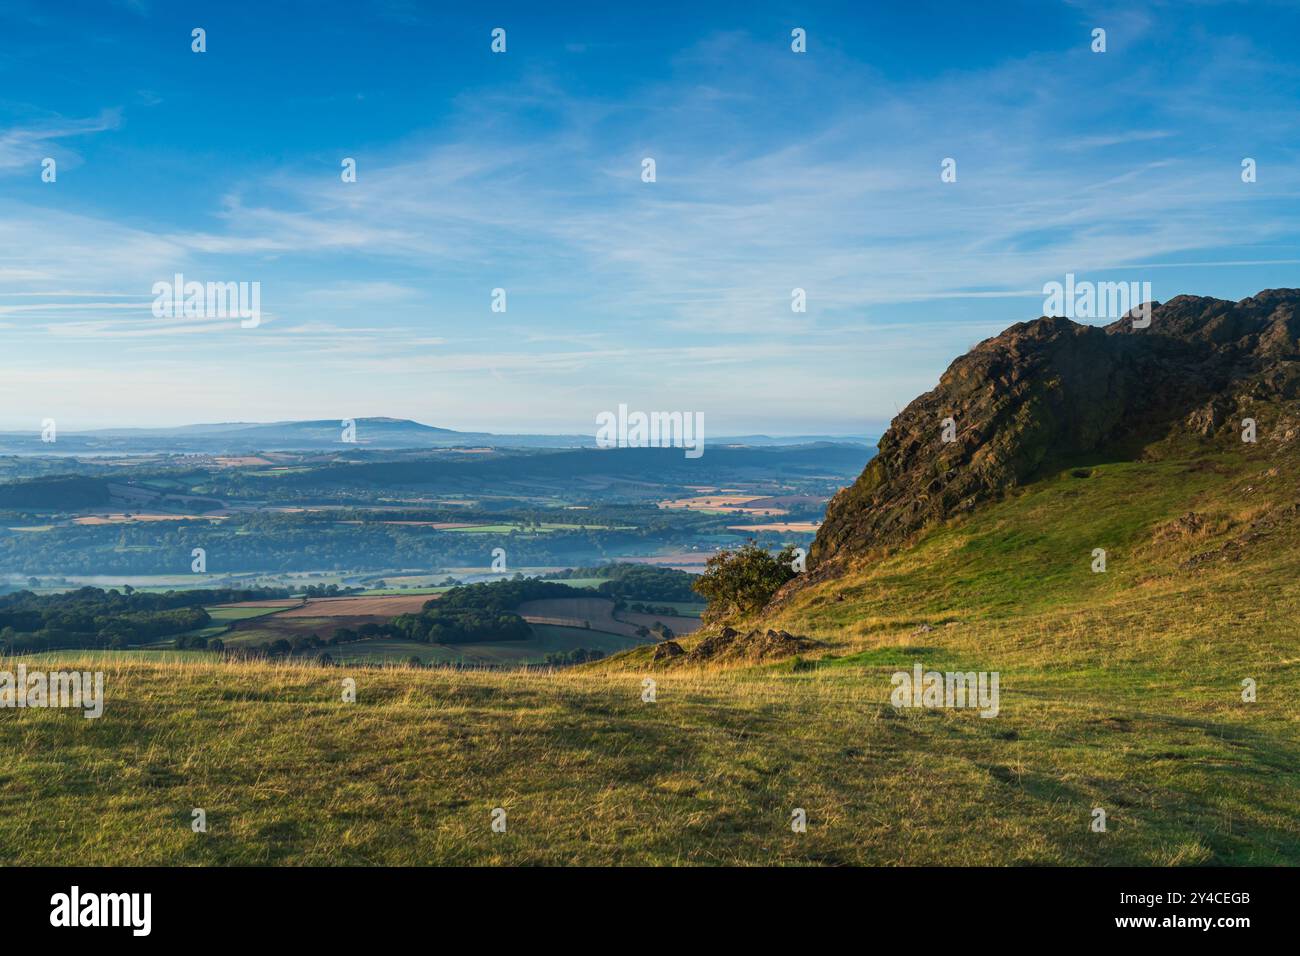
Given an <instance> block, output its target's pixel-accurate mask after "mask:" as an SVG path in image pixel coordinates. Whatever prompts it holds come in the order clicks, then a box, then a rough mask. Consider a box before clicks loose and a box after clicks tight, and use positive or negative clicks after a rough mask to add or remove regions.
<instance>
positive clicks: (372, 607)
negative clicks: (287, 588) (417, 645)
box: [275, 594, 437, 618]
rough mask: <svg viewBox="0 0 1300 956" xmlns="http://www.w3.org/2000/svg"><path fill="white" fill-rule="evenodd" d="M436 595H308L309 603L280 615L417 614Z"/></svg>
mask: <svg viewBox="0 0 1300 956" xmlns="http://www.w3.org/2000/svg"><path fill="white" fill-rule="evenodd" d="M436 597H437V595H436V594H381V595H376V596H374V597H330V598H308V599H307V603H306V604H302V605H300V606H298V607H294V608H291V609H290V610H287V611H282V612H280V613H279V614H276V615H275V617H277V618H291V617H396V616H397V615H399V614H416V613H418V612H420V611H421V610H423V609H424V604H425V602H426V601H428V600H429V599H430V598H436Z"/></svg>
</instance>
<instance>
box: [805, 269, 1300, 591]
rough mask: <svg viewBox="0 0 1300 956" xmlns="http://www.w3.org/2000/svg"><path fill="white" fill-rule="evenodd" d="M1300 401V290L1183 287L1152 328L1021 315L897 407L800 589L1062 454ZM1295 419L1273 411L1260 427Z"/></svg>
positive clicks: (1129, 454)
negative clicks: (1190, 290) (1223, 294)
mask: <svg viewBox="0 0 1300 956" xmlns="http://www.w3.org/2000/svg"><path fill="white" fill-rule="evenodd" d="M1298 397H1300V289H1274V290H1268V291H1265V292H1261V293H1259V294H1258V295H1255V296H1252V297H1251V298H1248V299H1243V300H1241V301H1240V302H1230V301H1226V300H1222V299H1211V298H1203V297H1199V296H1179V297H1178V298H1176V299H1173V300H1171V301H1169V302H1167V303H1165V304H1163V305H1156V306H1155V307H1154V308H1153V309H1152V311H1151V323H1150V325H1149V327H1147V328H1141V329H1135V328H1133V324H1132V321H1131V320H1130V319H1129V318H1127V317H1126V318H1124V319H1121V320H1119V321H1118V322H1115V323H1112V324H1111V325H1108V326H1105V327H1100V326H1088V325H1080V324H1078V323H1076V322H1073V321H1071V320H1069V319H1065V318H1047V317H1044V318H1039V319H1036V320H1034V321H1032V322H1022V323H1020V324H1018V325H1014V326H1012V327H1011V328H1009V329H1007V330H1006V331H1005V332H1003V333H1002V334H1001V335H999V336H997V337H995V338H992V339H988V340H987V341H984V342H982V343H980V344H979V345H978V346H976V347H975V348H974V349H972V350H971V351H970V352H969V353H967V354H966V355H964V356H962V357H961V358H959V359H957V360H956V361H955V362H953V363H952V365H951V366H949V368H948V370H947V371H946V372H945V373H944V374H943V377H942V378H941V379H940V381H939V385H938V387H937V388H935V389H934V390H933V391H930V392H927V393H926V394H924V395H922V396H921V397H920V398H918V399H916V400H915V401H913V402H912V403H911V404H910V405H908V406H907V408H906V409H904V410H903V412H902V413H901V414H900V415H899V416H898V417H897V418H896V419H894V421H893V423H892V424H891V425H890V428H889V430H888V431H887V432H886V433H885V434H884V436H882V438H881V439H880V442H879V451H878V454H877V455H876V457H875V458H874V459H872V461H871V463H870V464H869V465H868V466H867V468H866V470H865V471H864V472H863V473H862V475H861V476H860V477H859V478H858V480H857V481H856V482H855V483H854V484H853V485H852V486H851V487H849V488H846V489H844V490H843V491H841V492H840V493H839V494H837V495H836V496H835V498H834V499H833V500H832V501H831V503H830V506H829V508H828V509H827V513H826V519H825V521H824V522H823V523H822V526H821V528H820V529H819V530H818V533H817V538H816V541H815V542H814V544H813V546H812V548H811V551H810V555H809V568H810V570H811V571H812V572H813V573H812V574H811V575H808V576H803V577H804V580H801V581H797V582H794V583H792V585H791V587H792V588H798V587H801V586H803V585H804V584H806V583H808V580H809V579H812V580H815V579H817V578H821V577H825V576H826V575H827V574H833V573H834V571H835V569H836V567H837V566H839V565H842V564H843V563H845V562H846V561H848V560H850V559H851V558H852V557H853V556H854V555H856V554H860V553H862V552H864V551H866V550H868V549H870V548H872V547H875V546H879V545H886V544H892V543H899V542H902V541H904V540H906V539H908V538H909V537H911V536H912V535H914V534H915V533H916V532H917V531H919V530H921V529H922V528H924V527H926V526H927V525H930V524H933V523H935V522H939V521H942V520H945V519H947V518H949V517H952V516H954V515H960V514H962V513H963V512H966V511H969V510H970V509H972V508H974V507H975V506H976V505H978V504H979V503H980V502H982V501H985V500H989V499H991V498H994V497H997V496H998V495H1001V494H1002V493H1004V492H1005V491H1007V490H1008V489H1010V488H1014V487H1015V486H1017V485H1020V484H1023V483H1025V482H1027V481H1029V480H1032V479H1033V478H1034V477H1036V476H1038V475H1040V474H1042V473H1043V472H1044V471H1045V470H1047V469H1050V468H1051V467H1053V466H1057V467H1061V466H1064V465H1068V464H1072V463H1074V462H1077V461H1080V460H1081V459H1085V458H1092V459H1096V458H1098V457H1099V456H1110V457H1120V458H1125V459H1132V458H1134V457H1137V456H1139V455H1141V454H1142V451H1143V449H1144V448H1146V447H1147V446H1149V445H1150V444H1151V443H1152V442H1155V441H1158V440H1160V439H1161V438H1164V437H1166V436H1168V435H1170V434H1171V433H1173V432H1175V431H1181V432H1182V433H1184V434H1187V435H1193V436H1197V437H1199V438H1201V439H1203V440H1214V439H1215V438H1216V436H1222V435H1223V434H1225V433H1226V432H1227V431H1229V430H1233V431H1235V430H1236V429H1237V428H1238V426H1239V424H1240V416H1241V415H1243V414H1247V415H1248V414H1249V413H1250V412H1249V410H1250V409H1251V408H1252V407H1255V406H1258V405H1259V404H1261V403H1277V402H1284V401H1293V400H1295V399H1297V398H1298ZM1290 421H1292V422H1294V420H1293V419H1292V420H1290ZM945 424H946V425H947V428H946V429H945ZM1281 425H1282V423H1281V422H1277V423H1272V424H1271V425H1270V424H1269V423H1266V422H1263V421H1261V422H1260V423H1259V428H1260V434H1261V435H1263V434H1264V433H1265V428H1266V426H1267V427H1272V428H1275V429H1276V428H1279V427H1281ZM1287 427H1288V428H1291V429H1292V430H1293V431H1294V428H1293V427H1292V426H1291V425H1288V426H1287Z"/></svg>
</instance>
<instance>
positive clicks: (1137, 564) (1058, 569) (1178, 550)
mask: <svg viewBox="0 0 1300 956" xmlns="http://www.w3.org/2000/svg"><path fill="white" fill-rule="evenodd" d="M1269 453H1270V452H1268V451H1267V450H1265V449H1261V450H1260V456H1261V457H1258V458H1252V459H1242V460H1238V459H1236V458H1232V457H1230V456H1229V457H1224V458H1223V459H1222V460H1216V459H1214V458H1213V457H1211V458H1209V459H1207V460H1208V461H1209V462H1210V464H1211V465H1213V466H1214V467H1216V468H1219V471H1217V472H1216V471H1214V470H1210V469H1208V468H1206V467H1203V466H1198V467H1191V466H1190V465H1189V464H1188V463H1187V462H1181V461H1176V460H1165V461H1155V462H1148V463H1143V464H1132V465H1127V464H1124V465H1111V464H1102V465H1100V466H1096V469H1095V472H1094V474H1093V476H1092V477H1089V478H1074V477H1071V476H1070V473H1069V472H1063V473H1062V474H1061V475H1059V476H1054V477H1051V478H1049V479H1047V480H1045V481H1043V482H1040V483H1037V484H1034V485H1031V486H1029V487H1027V488H1025V489H1022V490H1021V491H1019V492H1018V493H1016V494H1014V495H1013V496H1011V497H1009V498H1007V499H1006V500H1004V501H1002V502H999V503H996V504H993V505H990V506H988V507H986V508H982V509H980V510H979V511H977V512H976V513H975V514H974V515H973V516H971V517H970V518H968V519H966V520H964V521H959V522H954V523H952V524H950V525H948V526H944V527H938V528H934V529H931V530H930V531H929V532H927V533H926V534H924V535H923V536H922V537H921V539H920V540H919V541H918V542H917V543H916V545H915V546H914V547H911V548H899V549H894V550H891V551H883V550H882V551H881V552H879V553H875V554H871V555H866V556H864V558H863V560H862V561H861V563H860V565H858V566H856V567H854V568H853V569H851V571H850V572H849V573H847V574H845V575H844V576H843V577H839V578H836V579H832V580H828V581H824V582H822V583H820V584H818V585H817V586H815V587H810V588H807V589H805V590H803V591H801V592H798V593H796V594H795V596H794V597H793V598H792V599H791V600H790V601H789V602H787V603H786V604H784V605H783V606H782V607H781V608H780V609H779V610H778V611H777V612H776V613H775V614H773V615H772V616H771V617H769V618H768V619H766V620H764V621H762V622H761V623H762V624H763V625H764V626H781V627H787V628H789V629H790V630H792V631H795V632H797V633H801V634H808V635H810V636H812V637H814V638H817V639H818V640H820V641H821V642H822V645H821V647H819V648H818V649H817V650H816V651H814V652H813V653H810V654H807V655H804V657H803V658H802V659H800V660H799V661H798V662H795V661H790V660H786V661H779V662H776V663H773V664H764V665H753V666H738V667H732V668H728V669H724V668H712V669H700V668H694V667H682V666H675V667H667V668H666V667H665V666H664V665H651V664H650V661H649V658H650V650H651V649H650V648H648V647H646V648H638V649H635V650H632V651H630V652H627V653H625V654H622V655H619V656H618V657H616V658H614V659H612V660H607V661H602V662H600V663H598V664H594V665H588V666H585V667H580V668H571V669H565V670H559V671H554V672H549V671H541V670H538V671H509V670H507V671H455V670H448V669H441V670H437V669H408V668H403V667H394V668H387V669H368V668H353V669H349V667H348V666H347V665H346V664H345V665H344V666H342V667H337V668H316V667H311V666H305V665H296V664H278V665H277V664H260V663H224V664H223V663H217V662H214V661H211V660H205V659H203V658H201V657H194V656H191V655H189V654H188V653H186V654H185V656H183V657H178V658H177V659H176V660H175V661H171V660H167V659H163V660H150V659H147V658H140V657H139V656H138V652H127V653H125V654H120V655H118V656H116V657H112V658H102V657H94V656H93V655H88V654H87V653H85V652H64V653H63V654H61V655H48V656H46V657H44V658H41V660H43V661H49V660H51V659H58V660H65V661H67V662H68V663H69V665H71V664H75V663H78V662H82V661H97V662H100V663H102V666H103V669H104V670H105V671H106V694H107V702H106V706H105V713H104V717H103V718H102V719H100V720H98V721H88V720H84V719H82V718H81V716H80V715H79V714H76V713H71V712H57V711H50V710H24V711H21V712H19V711H13V710H0V749H2V751H3V752H4V753H5V754H6V755H7V756H6V760H5V761H4V763H3V765H0V862H2V863H5V864H9V865H15V864H24V863H26V864H34V863H41V862H47V861H48V860H50V859H54V858H61V859H62V858H72V859H76V860H78V861H79V862H81V863H86V864H105V863H116V864H150V863H153V864H211V863H217V864H236V863H238V864H270V863H289V864H358V865H360V864H388V865H404V864H475V865H502V864H552V865H563V864H571V863H579V864H608V863H619V864H762V865H767V864H791V865H823V864H832V865H833V864H868V865H897V864H908V865H915V864H942V865H952V864H966V865H985V864H994V865H1041V864H1064V865H1107V866H1116V865H1143V864H1154V865H1161V866H1163V865H1187V864H1228V865H1241V864H1256V865H1275V864H1287V865H1297V864H1300V733H1298V732H1297V728H1298V727H1300V695H1297V693H1296V688H1297V687H1298V686H1300V625H1298V624H1297V622H1298V621H1300V588H1297V587H1296V581H1297V580H1300V549H1297V547H1296V542H1297V541H1300V513H1296V512H1292V511H1290V510H1289V509H1290V508H1291V506H1292V505H1293V504H1295V503H1296V502H1300V485H1298V484H1297V479H1296V475H1297V473H1300V471H1298V470H1297V469H1295V468H1294V467H1292V466H1289V465H1288V464H1287V462H1286V461H1285V460H1281V461H1277V460H1272V459H1268V458H1263V457H1262V456H1263V455H1265V454H1269ZM1270 468H1274V469H1275V470H1274V471H1273V472H1272V474H1270V473H1269V469H1270ZM1189 510H1195V511H1196V512H1198V513H1200V514H1203V515H1204V516H1205V525H1204V527H1203V529H1202V530H1201V531H1199V532H1196V533H1189V534H1176V533H1175V534H1169V533H1164V532H1162V531H1161V528H1162V526H1164V525H1165V524H1166V523H1167V522H1169V521H1171V520H1172V519H1175V518H1177V517H1178V516H1179V515H1181V514H1183V513H1184V512H1186V511H1189ZM1225 546H1227V548H1226V550H1225V551H1223V552H1222V553H1223V554H1224V555H1226V556H1227V557H1226V559H1224V560H1212V561H1203V562H1201V563H1199V564H1196V565H1191V564H1188V563H1187V562H1188V561H1189V559H1191V558H1192V557H1193V556H1195V555H1201V554H1205V553H1209V552H1216V550H1217V549H1220V548H1224V547H1225ZM1094 547H1104V548H1106V549H1107V551H1108V558H1109V560H1108V571H1107V572H1106V573H1105V574H1094V573H1092V571H1091V570H1090V564H1091V560H1092V559H1091V551H1092V549H1093V548H1094ZM749 623H760V622H757V621H755V622H749ZM921 625H926V626H927V627H928V628H929V629H928V630H926V629H923V628H921V627H920V626H921ZM949 625H951V626H949ZM547 630H548V631H561V630H568V631H572V630H575V629H558V628H557V629H547ZM593 635H594V632H586V631H578V633H577V634H576V635H574V634H570V635H563V634H558V633H553V632H552V633H549V634H548V636H547V638H546V639H547V640H550V641H552V642H555V643H556V644H557V646H558V643H559V642H560V641H562V640H565V639H572V640H575V641H579V642H580V643H579V644H574V645H573V646H588V647H590V646H592V645H591V643H590V637H591V636H593ZM697 640H698V638H695V637H688V638H683V639H681V643H682V644H683V645H684V646H686V647H688V648H689V647H690V646H692V645H693V643H694V642H695V641H697ZM333 650H334V649H332V648H331V649H330V651H331V652H333ZM393 650H395V651H397V652H399V653H400V652H402V651H404V650H405V649H404V648H403V649H397V648H394V649H393ZM478 650H487V648H484V647H482V646H479V647H478ZM917 661H919V662H921V663H922V664H923V665H924V666H925V667H926V668H933V669H938V670H977V671H996V672H998V674H999V675H1000V681H1001V701H1000V704H1001V713H1000V714H999V716H998V717H996V718H993V719H983V718H981V717H980V716H978V714H977V713H975V712H973V711H970V710H926V709H902V710H897V709H895V708H894V707H892V706H891V705H890V702H889V695H890V691H891V682H890V678H891V675H892V674H893V673H894V672H895V671H898V670H909V669H910V668H911V665H912V664H913V663H915V662H917ZM647 676H652V677H653V679H654V680H655V681H657V695H656V697H657V699H656V701H655V702H654V703H645V702H643V701H642V697H641V695H642V687H643V684H642V682H643V680H644V679H645V678H646V677H647ZM1247 677H1249V678H1253V679H1255V680H1256V681H1257V682H1258V690H1259V697H1258V700H1257V701H1256V702H1254V703H1246V702H1243V701H1242V699H1241V692H1240V682H1241V680H1242V679H1243V678H1247ZM345 678H352V679H354V680H355V681H356V683H357V701H356V702H355V703H344V702H343V701H342V699H341V694H340V691H341V687H342V681H343V680H344V679H345ZM194 807H203V808H205V809H206V810H207V814H208V821H209V832H208V833H206V834H194V833H192V832H191V831H190V828H189V821H190V811H191V809H192V808H194ZM494 807H503V808H505V809H506V810H507V813H508V821H509V822H508V832H507V833H506V834H494V833H493V832H492V831H491V827H490V814H491V811H492V809H493V808H494ZM796 807H801V808H804V809H805V810H806V811H807V815H808V830H807V832H806V833H803V834H795V833H792V832H791V829H790V827H789V819H790V813H791V811H792V810H793V809H794V808H796ZM1096 807H1100V808H1103V809H1105V810H1106V812H1107V817H1108V832H1106V833H1094V832H1092V831H1091V829H1090V827H1089V824H1090V822H1091V820H1092V811H1093V808H1096Z"/></svg>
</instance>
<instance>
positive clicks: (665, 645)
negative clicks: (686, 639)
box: [650, 641, 686, 663]
mask: <svg viewBox="0 0 1300 956" xmlns="http://www.w3.org/2000/svg"><path fill="white" fill-rule="evenodd" d="M685 653H686V651H685V650H683V649H682V645H680V644H678V643H677V642H676V641H661V642H660V643H658V644H656V645H655V649H654V653H653V654H651V655H650V659H651V660H652V661H654V662H656V663H658V662H660V661H668V660H672V659H673V658H674V657H681V656H682V655H683V654H685Z"/></svg>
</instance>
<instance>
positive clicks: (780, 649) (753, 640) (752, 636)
mask: <svg viewBox="0 0 1300 956" xmlns="http://www.w3.org/2000/svg"><path fill="white" fill-rule="evenodd" d="M817 646H818V642H817V641H814V640H812V639H811V638H807V637H798V636H796V635H794V634H791V633H790V632H789V631H774V630H767V631H764V630H760V629H755V630H752V631H750V632H749V633H747V634H742V633H741V632H740V631H737V630H736V629H735V628H732V627H727V628H723V629H722V631H721V632H720V633H718V634H714V635H713V636H711V637H707V638H705V639H704V640H702V641H700V643H698V644H696V645H695V647H693V648H692V649H691V652H690V653H689V654H687V655H686V663H688V664H702V663H704V662H706V661H746V662H752V661H770V660H778V659H780V658H782V657H789V656H791V655H792V654H799V653H802V652H804V651H809V650H812V649H813V648H815V647H817Z"/></svg>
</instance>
